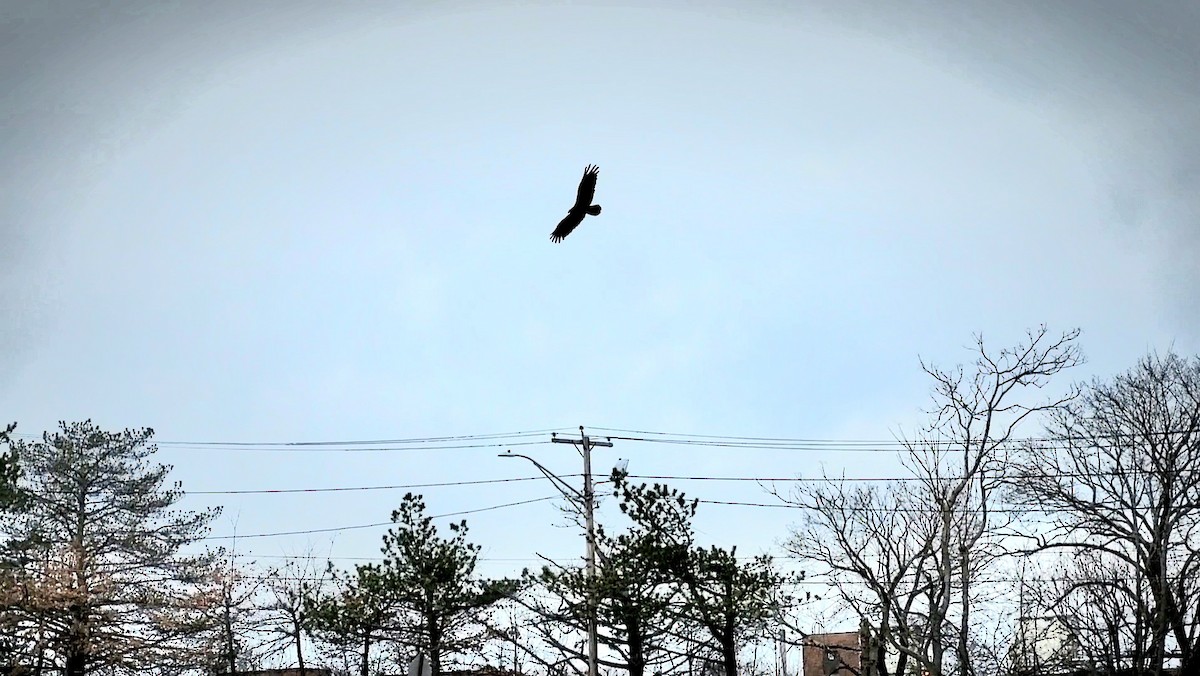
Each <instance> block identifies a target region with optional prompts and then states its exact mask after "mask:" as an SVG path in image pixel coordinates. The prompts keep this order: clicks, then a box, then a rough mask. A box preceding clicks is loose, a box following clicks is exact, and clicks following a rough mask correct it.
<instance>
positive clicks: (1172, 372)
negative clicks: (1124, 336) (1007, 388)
mask: <svg viewBox="0 0 1200 676" xmlns="http://www.w3.org/2000/svg"><path fill="white" fill-rule="evenodd" d="M1051 432H1052V435H1053V447H1051V448H1046V447H1044V446H1041V445H1030V446H1028V447H1027V448H1026V449H1025V452H1024V453H1023V454H1022V455H1021V458H1020V462H1019V463H1018V468H1017V471H1016V475H1015V477H1014V481H1013V483H1012V487H1013V493H1014V497H1015V499H1016V500H1019V501H1021V502H1023V503H1025V504H1026V505H1027V506H1029V507H1030V508H1036V509H1039V510H1044V511H1045V512H1047V513H1049V514H1052V515H1054V517H1055V523H1054V525H1053V526H1052V527H1050V528H1044V529H1042V530H1041V531H1040V532H1034V533H1031V537H1033V538H1034V540H1035V546H1034V547H1033V549H1034V550H1035V551H1040V552H1045V551H1050V550H1055V549H1065V550H1067V551H1070V552H1073V553H1076V555H1077V556H1079V557H1081V558H1079V560H1080V561H1081V567H1076V568H1075V571H1074V572H1075V573H1076V574H1080V575H1081V577H1078V578H1077V579H1076V581H1075V583H1073V584H1070V585H1067V586H1064V587H1061V588H1060V589H1059V592H1060V593H1059V595H1058V598H1056V599H1054V605H1055V606H1068V607H1070V606H1079V605H1081V604H1080V603H1079V602H1080V601H1081V600H1082V599H1087V600H1088V602H1089V604H1091V603H1096V605H1093V608H1094V613H1093V614H1092V616H1091V617H1089V618H1076V619H1078V620H1088V621H1089V622H1085V623H1084V624H1083V626H1086V627H1088V628H1089V631H1092V634H1091V636H1090V638H1091V639H1093V640H1100V641H1101V643H1100V644H1099V645H1094V646H1092V649H1093V650H1094V651H1096V652H1098V653H1099V654H1102V655H1105V656H1108V658H1109V659H1115V660H1118V664H1120V665H1121V666H1130V667H1132V668H1135V669H1139V670H1142V671H1147V672H1150V671H1154V672H1158V671H1159V670H1161V669H1162V668H1163V667H1164V664H1165V663H1166V662H1167V661H1168V660H1169V659H1171V658H1172V657H1173V656H1174V657H1177V658H1178V660H1179V665H1180V667H1181V669H1182V673H1184V674H1189V675H1191V674H1200V652H1198V649H1200V646H1198V644H1197V640H1198V638H1197V632H1198V631H1200V357H1197V358H1193V359H1191V360H1185V359H1183V358H1181V357H1179V356H1177V355H1175V354H1168V355H1166V356H1165V357H1162V358H1160V357H1158V356H1147V357H1145V358H1144V359H1142V360H1141V361H1140V362H1138V364H1137V365H1136V366H1134V367H1133V368H1132V369H1130V370H1129V371H1127V372H1125V373H1123V374H1121V375H1118V376H1117V377H1116V378H1114V379H1113V380H1112V381H1111V382H1105V381H1101V380H1096V381H1093V382H1092V383H1091V384H1090V386H1089V387H1087V388H1086V390H1085V391H1084V396H1083V397H1081V398H1080V400H1079V401H1078V402H1076V403H1074V404H1073V405H1071V406H1069V407H1066V408H1064V409H1062V410H1060V411H1058V412H1057V414H1056V415H1055V416H1054V418H1053V422H1052V426H1051ZM1118 603H1119V604H1120V609H1121V610H1122V611H1124V612H1127V613H1129V615H1128V616H1127V619H1126V620H1125V621H1124V622H1115V618H1111V615H1110V613H1111V612H1112V611H1115V610H1117V607H1115V606H1113V605H1112V604H1118ZM1082 605H1085V606H1086V605H1088V604H1082ZM1102 610H1103V611H1108V612H1101V611H1102ZM1097 622H1099V623H1100V624H1099V626H1096V623H1097ZM1106 624H1108V625H1111V626H1105V625H1106ZM1100 628H1103V629H1104V631H1103V632H1095V631H1094V629H1100Z"/></svg>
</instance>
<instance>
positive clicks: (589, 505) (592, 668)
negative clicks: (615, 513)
mask: <svg viewBox="0 0 1200 676" xmlns="http://www.w3.org/2000/svg"><path fill="white" fill-rule="evenodd" d="M550 441H552V442H554V443H556V444H572V445H574V446H575V447H576V448H579V449H581V453H582V454H583V518H584V522H585V523H586V525H587V577H588V583H589V584H588V618H587V620H588V676H598V674H597V670H596V663H597V661H598V659H599V648H598V646H597V641H596V598H595V592H594V590H593V589H592V587H593V586H594V582H595V579H596V517H595V506H596V497H595V493H594V491H593V488H592V448H593V447H594V446H605V447H608V448H612V445H613V444H612V442H611V441H609V440H608V439H605V440H604V441H593V440H592V439H591V438H589V437H588V435H586V434H584V433H583V425H580V426H579V438H578V439H560V438H559V436H558V434H557V433H552V434H551V435H550Z"/></svg>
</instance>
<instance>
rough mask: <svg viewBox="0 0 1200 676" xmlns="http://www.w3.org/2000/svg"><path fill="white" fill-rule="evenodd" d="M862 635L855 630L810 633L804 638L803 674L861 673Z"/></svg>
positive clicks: (840, 675) (851, 675) (849, 675)
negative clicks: (835, 632)
mask: <svg viewBox="0 0 1200 676" xmlns="http://www.w3.org/2000/svg"><path fill="white" fill-rule="evenodd" d="M862 652H863V651H862V635H861V634H860V633H859V632H857V631H846V632H841V633H838V634H812V635H809V636H808V637H806V638H805V639H804V650H803V653H802V654H803V656H804V657H803V662H804V676H858V675H859V674H862Z"/></svg>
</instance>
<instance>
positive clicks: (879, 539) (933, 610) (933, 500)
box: [781, 326, 1081, 676]
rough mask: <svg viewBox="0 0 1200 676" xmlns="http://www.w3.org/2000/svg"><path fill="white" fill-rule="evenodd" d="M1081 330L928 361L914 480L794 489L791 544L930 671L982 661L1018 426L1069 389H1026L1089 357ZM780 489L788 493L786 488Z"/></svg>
mask: <svg viewBox="0 0 1200 676" xmlns="http://www.w3.org/2000/svg"><path fill="white" fill-rule="evenodd" d="M1078 335H1079V332H1078V331H1077V330H1075V331H1068V332H1066V333H1063V334H1061V335H1060V336H1058V337H1052V336H1050V335H1048V333H1047V330H1046V327H1044V326H1043V327H1040V328H1039V329H1038V330H1036V331H1031V332H1029V333H1028V336H1027V340H1025V341H1023V342H1022V343H1020V344H1018V345H1016V346H1015V347H1013V348H1009V349H1004V350H1001V351H1000V352H999V353H991V352H989V351H988V350H987V349H986V348H985V346H984V342H983V338H982V337H977V338H976V344H975V352H976V353H977V357H976V360H975V364H974V370H973V372H972V373H971V374H970V375H967V374H965V373H964V370H963V368H962V367H961V366H959V367H957V368H955V369H952V370H943V369H939V368H935V367H933V366H930V365H928V364H926V363H925V362H924V361H922V362H921V366H922V368H923V369H924V371H925V372H926V373H927V374H928V375H929V376H930V377H932V378H933V380H934V387H933V400H934V404H935V407H934V409H933V410H932V411H930V414H931V417H932V419H931V421H930V423H929V424H928V426H927V427H926V428H924V429H923V430H922V431H921V433H920V434H918V435H917V437H916V438H915V439H906V438H905V439H901V442H902V444H903V446H904V451H903V452H902V453H901V457H900V459H901V462H902V463H903V464H904V465H905V467H906V468H907V469H908V470H909V471H910V472H911V475H912V477H911V480H909V481H902V482H896V483H893V484H890V485H887V486H882V487H880V486H873V485H862V484H858V485H854V486H850V485H849V484H847V483H845V482H841V481H838V480H837V479H836V478H834V477H826V479H827V481H825V482H820V483H811V484H802V485H801V486H800V487H799V488H797V489H796V490H795V492H794V493H793V494H792V495H791V496H788V497H785V498H784V499H785V501H787V502H790V503H791V504H794V505H796V506H799V507H802V508H804V509H805V510H806V518H805V520H804V521H803V522H802V523H801V524H800V525H799V526H797V527H795V528H794V529H793V532H792V536H791V538H790V540H789V543H788V549H789V550H790V551H791V552H792V553H794V554H795V555H797V556H798V557H800V558H801V559H802V560H808V561H812V562H815V563H817V564H819V565H821V566H822V567H823V568H825V569H826V570H828V571H829V574H830V578H831V582H832V583H833V585H834V588H835V590H836V591H837V593H838V594H839V595H840V597H841V598H842V600H844V601H845V602H846V604H847V606H848V607H849V609H850V610H851V611H853V612H854V613H855V614H856V615H858V617H859V619H860V620H863V621H866V622H867V623H868V624H869V626H870V629H871V631H872V632H873V633H875V634H876V636H877V638H878V643H879V646H880V647H879V652H880V654H879V655H877V656H876V660H875V663H876V664H877V665H878V666H879V667H880V668H884V665H886V662H885V660H883V659H882V658H883V654H882V653H883V652H884V651H885V650H892V651H895V652H896V653H898V655H899V656H900V666H901V669H903V668H905V666H906V663H907V662H908V661H912V662H915V663H916V664H917V665H919V666H920V668H921V669H922V670H923V671H925V672H927V673H929V674H931V676H942V675H943V674H957V675H958V676H972V675H973V674H975V673H976V669H975V663H974V661H973V659H972V656H973V655H975V654H979V653H980V650H979V649H978V646H977V645H974V644H975V642H976V640H977V639H975V638H973V637H972V627H973V624H974V621H975V619H976V618H974V617H973V616H972V614H973V612H974V611H975V610H976V609H977V608H978V606H979V595H980V587H979V583H978V582H977V580H978V579H979V577H978V576H979V573H980V572H981V571H984V570H987V569H988V568H989V567H990V566H991V565H992V564H993V563H994V561H995V560H996V558H997V557H998V556H999V555H1001V554H1002V553H1003V547H1002V538H1001V536H1000V533H1001V531H1002V529H1003V527H1004V526H1005V525H1007V520H1006V519H1005V517H1004V515H1003V514H1001V513H998V512H997V511H996V510H995V505H994V503H995V501H996V496H997V491H998V490H1000V489H1001V487H1002V486H1003V481H1004V479H1005V468H1006V466H1007V465H1006V459H1007V455H1008V449H1009V448H1010V446H1011V442H1012V441H1013V435H1014V434H1015V433H1016V431H1017V429H1018V428H1019V427H1020V425H1021V424H1022V423H1024V422H1025V421H1026V420H1027V419H1028V418H1029V417H1030V416H1032V415H1034V414H1037V413H1040V412H1045V411H1052V410H1056V409H1057V408H1059V407H1061V406H1063V405H1064V404H1065V403H1066V402H1068V401H1070V400H1071V399H1072V398H1073V397H1074V391H1073V390H1072V391H1070V392H1068V393H1067V394H1065V395H1063V396H1061V397H1050V398H1048V399H1043V400H1041V401H1037V402H1034V403H1030V402H1029V401H1028V400H1027V398H1026V397H1023V396H1022V395H1023V394H1024V391H1026V390H1029V389H1041V388H1043V387H1045V386H1046V385H1047V383H1048V381H1049V379H1050V378H1051V377H1053V376H1054V375H1056V374H1058V373H1060V372H1062V371H1063V370H1066V369H1068V368H1070V367H1072V366H1074V365H1076V364H1078V363H1080V361H1081V356H1080V354H1079V351H1078V348H1077V346H1076V344H1075V340H1076V338H1077V337H1078ZM781 497H783V496H781Z"/></svg>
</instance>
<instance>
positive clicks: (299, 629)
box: [261, 550, 330, 672]
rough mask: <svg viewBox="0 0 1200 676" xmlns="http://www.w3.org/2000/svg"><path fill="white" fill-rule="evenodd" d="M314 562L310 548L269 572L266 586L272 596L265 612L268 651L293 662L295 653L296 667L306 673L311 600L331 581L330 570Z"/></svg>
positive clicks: (267, 652) (264, 606) (264, 643)
mask: <svg viewBox="0 0 1200 676" xmlns="http://www.w3.org/2000/svg"><path fill="white" fill-rule="evenodd" d="M301 561H303V563H301ZM314 561H315V558H314V557H313V556H312V551H311V550H310V551H309V552H308V554H307V555H305V556H302V557H298V558H296V559H292V560H289V561H288V562H287V563H285V564H284V565H282V566H279V567H276V568H273V569H272V570H270V571H268V573H267V579H266V584H265V586H266V591H267V595H268V597H269V598H268V600H267V602H266V603H265V604H264V605H263V606H262V611H263V612H262V615H261V617H262V619H263V621H264V623H265V624H264V627H265V629H266V639H265V640H264V641H263V645H262V649H263V651H264V653H265V654H266V655H268V656H271V657H274V658H277V659H281V660H284V661H290V660H288V659H287V656H288V655H289V654H290V655H294V656H295V659H296V667H297V668H298V669H300V670H301V671H302V672H303V670H304V669H305V660H304V639H305V636H306V635H307V631H308V626H309V614H310V612H311V603H312V601H313V599H314V598H315V597H316V595H317V594H319V592H320V591H321V589H322V588H323V587H324V586H325V585H326V584H327V583H328V582H329V580H330V571H329V569H328V568H320V567H318V566H317V565H316V564H315V563H313V562H314Z"/></svg>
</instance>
